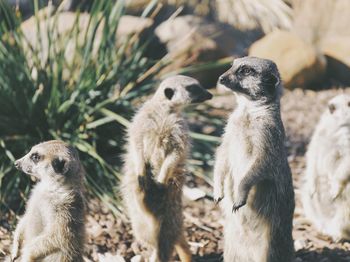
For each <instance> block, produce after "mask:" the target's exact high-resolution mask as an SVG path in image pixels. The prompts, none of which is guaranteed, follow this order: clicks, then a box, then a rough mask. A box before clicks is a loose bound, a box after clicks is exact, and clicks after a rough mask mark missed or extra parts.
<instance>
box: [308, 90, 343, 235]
mask: <svg viewBox="0 0 350 262" xmlns="http://www.w3.org/2000/svg"><path fill="white" fill-rule="evenodd" d="M306 165H307V166H306V183H305V184H304V188H303V190H302V202H303V206H304V211H305V214H306V216H307V217H308V218H309V219H310V220H311V221H312V222H313V223H314V225H315V226H316V228H317V229H318V230H319V231H321V232H323V233H324V234H327V235H330V236H331V237H332V238H333V239H334V240H335V241H338V240H350V95H345V94H342V95H338V96H336V97H334V98H333V99H331V100H330V101H329V103H328V109H327V110H326V111H325V112H324V113H323V115H322V116H321V119H320V121H319V123H318V125H317V126H316V129H315V131H314V134H313V136H312V138H311V142H310V145H309V148H308V151H307V154H306Z"/></svg>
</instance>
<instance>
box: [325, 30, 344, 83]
mask: <svg viewBox="0 0 350 262" xmlns="http://www.w3.org/2000/svg"><path fill="white" fill-rule="evenodd" d="M321 50H322V52H323V54H324V55H325V56H326V58H327V71H328V74H329V76H330V77H332V78H335V79H338V80H340V81H341V82H343V83H344V84H346V85H350V36H337V37H335V36H334V37H329V38H327V39H324V40H323V41H322V43H321Z"/></svg>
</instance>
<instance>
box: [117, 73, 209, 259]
mask: <svg viewBox="0 0 350 262" xmlns="http://www.w3.org/2000/svg"><path fill="white" fill-rule="evenodd" d="M210 98H212V95H211V94H210V93H209V92H208V91H206V90H205V89H203V88H202V87H201V85H200V84H199V82H198V81H197V80H195V79H193V78H191V77H187V76H181V75H178V76H173V77H169V78H167V79H165V80H164V81H163V82H161V84H160V86H159V88H158V89H157V91H156V93H155V94H154V96H153V97H152V98H151V99H150V100H149V101H147V102H146V103H145V104H144V105H143V106H142V107H141V108H140V110H139V111H138V112H137V114H136V115H135V117H134V119H133V121H132V123H131V125H130V127H129V130H128V144H127V153H126V155H125V163H124V177H123V181H122V194H123V199H124V203H125V206H126V208H127V211H128V214H129V217H130V220H131V225H132V229H133V234H134V235H135V237H136V239H137V240H139V241H140V242H142V243H144V244H146V245H148V246H150V247H151V248H153V254H152V258H151V260H152V261H160V262H167V261H169V260H170V258H171V255H172V252H173V249H174V247H175V249H176V251H177V253H178V255H179V257H180V260H181V261H183V262H188V261H191V253H190V250H189V247H188V244H187V242H186V240H185V237H184V232H183V218H182V200H181V198H182V186H183V183H184V174H185V161H186V158H187V154H188V150H189V137H188V127H187V122H186V120H185V119H184V117H183V115H182V110H183V108H184V107H185V106H187V105H189V104H193V103H199V102H203V101H205V100H208V99H210Z"/></svg>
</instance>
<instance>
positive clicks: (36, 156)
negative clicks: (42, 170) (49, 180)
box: [30, 153, 40, 163]
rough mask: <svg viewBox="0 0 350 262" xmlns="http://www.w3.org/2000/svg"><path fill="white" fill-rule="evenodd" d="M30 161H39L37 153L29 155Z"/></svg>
mask: <svg viewBox="0 0 350 262" xmlns="http://www.w3.org/2000/svg"><path fill="white" fill-rule="evenodd" d="M30 159H31V160H32V161H33V162H34V163H38V162H39V161H40V155H39V154H38V153H33V154H31V155H30Z"/></svg>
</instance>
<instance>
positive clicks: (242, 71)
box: [238, 66, 255, 76]
mask: <svg viewBox="0 0 350 262" xmlns="http://www.w3.org/2000/svg"><path fill="white" fill-rule="evenodd" d="M254 72H255V70H254V69H253V68H251V67H249V66H241V67H240V68H239V69H238V73H239V74H240V75H243V76H249V75H252V74H253V73H254Z"/></svg>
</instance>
